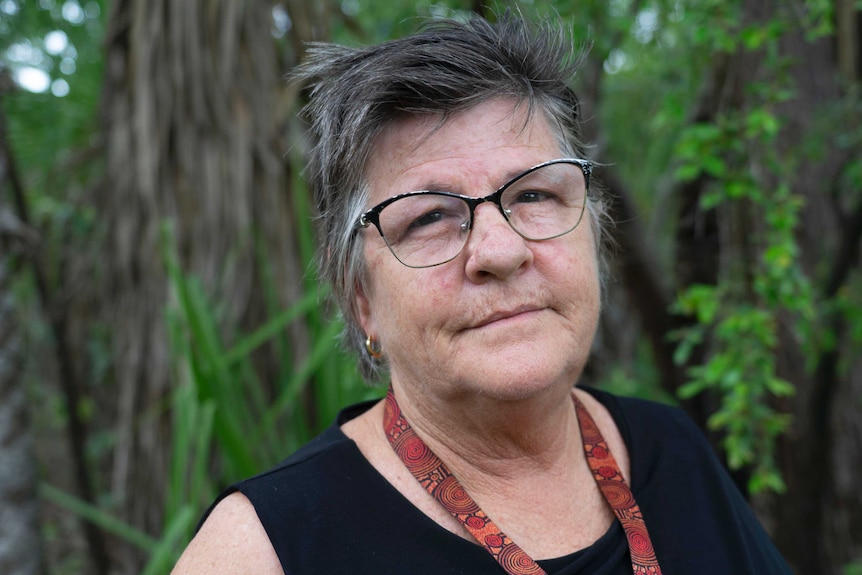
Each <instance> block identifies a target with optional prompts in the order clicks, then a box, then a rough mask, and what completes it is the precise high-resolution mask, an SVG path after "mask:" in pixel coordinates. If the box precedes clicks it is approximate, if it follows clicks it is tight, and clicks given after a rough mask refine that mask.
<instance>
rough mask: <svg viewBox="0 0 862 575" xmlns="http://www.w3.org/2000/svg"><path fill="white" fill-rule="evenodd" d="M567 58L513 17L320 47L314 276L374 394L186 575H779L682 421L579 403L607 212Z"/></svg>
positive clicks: (666, 414)
mask: <svg viewBox="0 0 862 575" xmlns="http://www.w3.org/2000/svg"><path fill="white" fill-rule="evenodd" d="M570 47H571V43H570V42H569V41H568V39H567V38H566V36H565V34H563V33H561V32H560V31H556V30H554V29H553V27H551V26H544V27H542V28H540V29H532V28H530V26H528V25H527V24H526V23H525V22H523V21H522V20H520V19H518V18H516V17H513V16H508V15H507V16H504V17H503V18H502V19H501V21H500V22H499V23H497V24H494V25H491V24H489V23H487V22H486V21H484V20H482V19H479V18H474V19H472V20H470V21H469V22H467V23H454V22H439V23H437V24H434V25H431V26H430V27H427V28H425V29H423V30H422V31H420V32H419V33H417V34H415V35H413V36H410V37H407V38H403V39H401V40H396V41H394V42H390V43H387V44H383V45H380V46H375V47H370V48H363V49H349V48H343V47H337V46H328V45H327V46H317V47H315V48H314V49H313V50H312V52H311V55H310V60H309V62H308V63H307V64H305V65H304V66H303V68H302V70H301V76H302V77H303V78H304V79H306V80H308V81H310V82H311V85H312V91H311V103H310V105H309V107H308V113H309V116H310V118H311V123H312V128H313V131H314V133H315V135H316V137H317V144H316V146H315V148H314V149H313V151H312V153H311V158H310V162H309V170H308V177H309V179H310V182H311V184H312V186H313V188H314V191H315V195H316V199H317V206H318V209H319V212H320V222H321V224H322V236H321V237H324V238H325V245H324V246H323V249H322V250H321V254H322V256H321V272H322V277H323V278H324V279H325V280H326V281H329V282H330V283H331V284H332V285H333V286H334V293H335V297H336V300H337V302H338V304H339V306H340V307H341V310H342V312H343V314H344V318H345V321H346V324H347V336H348V341H349V342H350V343H351V345H352V346H353V347H355V348H356V349H358V350H359V351H360V355H361V356H362V360H361V362H362V367H363V372H364V374H365V375H366V376H367V377H369V378H373V377H376V376H378V375H380V373H381V372H382V371H384V370H385V371H388V374H389V380H390V382H391V388H390V392H389V395H388V396H387V399H386V400H385V401H381V402H378V403H372V404H364V405H359V406H353V407H351V408H348V409H346V410H345V411H344V412H343V413H342V415H341V416H340V418H339V420H338V422H336V424H334V425H333V426H332V427H331V428H330V429H329V430H328V431H326V432H325V433H324V434H323V435H322V436H320V437H318V438H317V439H315V440H314V441H312V442H311V443H310V444H309V445H307V446H306V447H304V448H303V449H301V450H300V451H299V452H298V453H296V454H294V455H293V456H291V457H290V458H288V459H287V460H286V461H285V462H284V463H282V464H281V465H279V466H278V467H277V468H275V469H273V470H271V471H269V472H267V473H264V474H263V475H261V476H259V477H256V478H253V479H250V480H247V481H244V482H241V483H239V484H238V485H237V486H235V487H233V488H232V489H230V490H228V492H227V493H226V494H224V495H223V496H222V498H221V499H220V501H219V502H218V503H217V505H216V506H215V507H214V508H213V509H212V511H211V513H210V514H209V516H208V518H207V519H206V521H205V522H204V523H203V525H202V526H201V528H200V531H199V533H198V534H197V536H196V537H195V539H194V540H193V541H192V543H191V544H190V546H189V548H188V549H187V551H186V553H185V554H184V555H183V557H182V558H181V560H180V562H179V563H178V565H177V568H176V572H177V573H203V572H206V573H256V574H257V573H285V574H288V575H290V574H295V573H375V574H380V573H410V574H417V573H470V574H481V573H488V574H494V573H504V572H507V573H542V572H546V573H565V574H576V573H603V574H614V575H617V574H619V575H622V574H624V573H627V574H628V573H633V572H634V573H662V572H663V573H666V574H668V575H671V574H683V573H698V574H703V573H716V574H719V573H721V574H730V573H732V574H734V575H738V574H742V573H752V574H753V573H757V574H766V573H789V569H788V568H787V566H786V565H785V563H784V561H783V560H782V559H781V557H780V555H779V554H778V553H777V551H776V550H775V548H774V547H773V545H772V543H771V542H770V540H769V538H768V537H767V536H766V535H765V533H764V532H763V530H762V529H761V527H760V526H759V525H758V523H757V521H756V519H755V518H754V517H753V515H752V513H751V511H750V510H749V509H748V507H747V505H746V504H745V502H744V501H743V500H742V498H741V497H740V495H739V493H738V492H737V491H736V489H735V487H734V486H733V485H732V484H731V482H730V481H729V479H728V478H727V476H726V475H725V473H724V472H723V470H722V469H721V466H720V465H719V464H718V462H717V461H716V459H715V458H714V456H713V455H712V453H711V451H710V449H709V447H708V445H707V444H706V442H705V441H704V440H703V438H702V437H701V436H700V434H699V431H698V430H697V429H696V428H695V427H694V426H693V424H691V423H690V422H689V421H688V420H687V419H686V418H685V417H684V416H683V415H682V414H681V413H680V412H679V411H678V410H675V409H672V408H668V407H665V406H660V405H657V404H652V403H648V402H643V401H636V400H631V399H624V398H618V397H614V396H611V395H608V394H606V393H602V392H599V391H595V390H590V389H581V388H576V389H573V384H574V383H575V382H577V381H578V378H579V377H580V374H581V372H582V370H583V368H584V364H585V362H586V361H587V357H588V355H589V350H590V346H591V343H592V339H593V336H594V332H595V330H596V324H597V318H598V314H599V308H600V295H601V286H600V284H601V281H600V269H601V265H600V260H601V258H600V255H599V253H600V250H601V238H602V220H603V219H604V210H603V206H602V203H601V198H600V197H599V194H597V193H595V192H590V176H591V164H590V163H589V162H588V161H586V160H585V159H583V158H584V155H585V154H584V144H583V143H582V142H581V140H580V136H579V127H578V106H577V100H576V98H575V96H574V94H573V93H572V92H571V90H570V88H569V84H570V81H571V79H572V76H573V74H574V71H575V67H576V63H575V62H574V61H573V59H572V58H571V57H570V56H571V55H570ZM629 486H631V488H629Z"/></svg>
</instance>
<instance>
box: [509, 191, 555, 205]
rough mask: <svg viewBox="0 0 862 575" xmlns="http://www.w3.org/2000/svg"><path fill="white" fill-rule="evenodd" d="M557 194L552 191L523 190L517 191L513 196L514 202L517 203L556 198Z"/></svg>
mask: <svg viewBox="0 0 862 575" xmlns="http://www.w3.org/2000/svg"><path fill="white" fill-rule="evenodd" d="M557 197H558V195H557V194H555V193H552V192H542V191H539V190H525V191H523V192H519V193H518V195H517V196H516V197H515V203H518V204H535V203H539V202H546V201H548V200H554V199H557Z"/></svg>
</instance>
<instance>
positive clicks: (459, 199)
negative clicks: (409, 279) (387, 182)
mask: <svg viewBox="0 0 862 575" xmlns="http://www.w3.org/2000/svg"><path fill="white" fill-rule="evenodd" d="M592 171H593V164H592V163H591V162H590V161H588V160H582V159H580V158H562V159H559V160H551V161H549V162H544V163H542V164H539V165H537V166H533V167H532V168H530V169H528V170H527V171H525V172H523V173H522V174H520V175H518V176H515V177H514V178H512V179H511V180H509V181H508V182H506V183H505V184H503V185H502V186H501V187H500V188H498V189H497V191H496V192H494V193H493V194H491V195H489V196H485V197H484V198H475V197H472V196H463V195H461V194H455V193H452V192H441V191H434V190H423V191H418V192H408V193H405V194H399V195H397V196H393V197H391V198H389V199H388V200H384V201H383V202H380V203H379V204H377V205H376V206H374V207H373V208H371V209H370V210H368V211H366V212H365V213H363V214H362V215H361V216H359V219H358V220H357V222H356V224H355V229H359V228H367V227H368V226H369V225H371V224H374V226H375V227H376V228H377V231H378V232H380V235H381V237H382V238H383V241H385V242H386V245H387V246H389V250H390V251H391V252H392V255H394V256H395V257H396V258H397V259H398V261H399V262H401V263H402V264H404V265H405V266H407V267H411V268H428V267H432V266H439V265H441V264H445V263H446V262H449V261H452V260H453V259H455V258H456V257H457V256H458V254H459V253H461V250H462V249H463V248H464V245H466V243H467V238H468V237H469V236H470V230H471V229H473V215H474V213H475V211H476V206H478V205H479V204H481V203H484V202H491V203H493V204H496V206H497V207H498V208H499V209H500V213H501V214H503V217H504V218H505V219H506V221H507V222H508V223H509V226H511V228H512V229H513V230H514V231H515V232H516V233H517V234H518V235H520V236H521V237H523V238H524V239H527V240H533V241H541V240H549V239H552V238H556V237H559V236H562V235H565V234H567V233H569V232H570V231H572V230H573V229H575V228H576V227H577V226H578V224H579V223H580V222H581V219H582V218H583V215H584V209H585V207H586V199H587V194H588V192H589V188H590V174H592Z"/></svg>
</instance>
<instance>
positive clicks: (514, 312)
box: [469, 305, 544, 329]
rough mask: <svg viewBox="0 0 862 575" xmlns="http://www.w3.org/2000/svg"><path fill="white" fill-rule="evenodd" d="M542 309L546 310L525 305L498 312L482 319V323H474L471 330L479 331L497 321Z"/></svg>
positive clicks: (470, 327)
mask: <svg viewBox="0 0 862 575" xmlns="http://www.w3.org/2000/svg"><path fill="white" fill-rule="evenodd" d="M542 309H544V308H542V307H538V306H535V305H525V306H520V307H516V308H513V309H509V310H504V311H497V312H494V313H492V314H491V315H489V316H486V317H484V318H482V319H481V320H480V321H478V322H475V323H473V324H472V325H470V326H469V329H478V328H480V327H485V326H486V325H489V324H492V323H494V322H496V321H500V320H503V319H508V318H511V317H515V316H518V315H521V314H525V313H530V312H534V311H540V310H542Z"/></svg>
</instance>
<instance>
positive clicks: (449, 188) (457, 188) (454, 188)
mask: <svg viewBox="0 0 862 575" xmlns="http://www.w3.org/2000/svg"><path fill="white" fill-rule="evenodd" d="M544 161H550V160H544ZM541 163H543V162H537V163H535V164H530V165H529V166H527V167H526V168H519V169H514V170H509V171H508V172H506V173H505V174H504V175H503V178H502V182H501V183H500V184H499V185H497V186H494V187H493V188H491V189H489V190H486V192H487V193H488V194H490V193H493V192H496V191H497V190H499V189H500V186H504V185H506V184H508V183H509V182H511V181H512V180H513V179H515V178H517V177H518V176H520V175H521V174H523V173H524V172H526V171H529V170H530V169H531V168H533V167H535V166H537V165H538V164H541ZM462 188H463V186H461V185H452V184H447V183H442V182H441V181H439V180H431V181H430V182H429V183H428V184H426V185H424V186H414V187H413V188H412V189H410V190H405V193H409V192H426V191H427V192H451V193H453V194H460V195H462V196H466V195H469V194H465V193H464V190H463V189H462ZM477 197H479V196H477Z"/></svg>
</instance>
